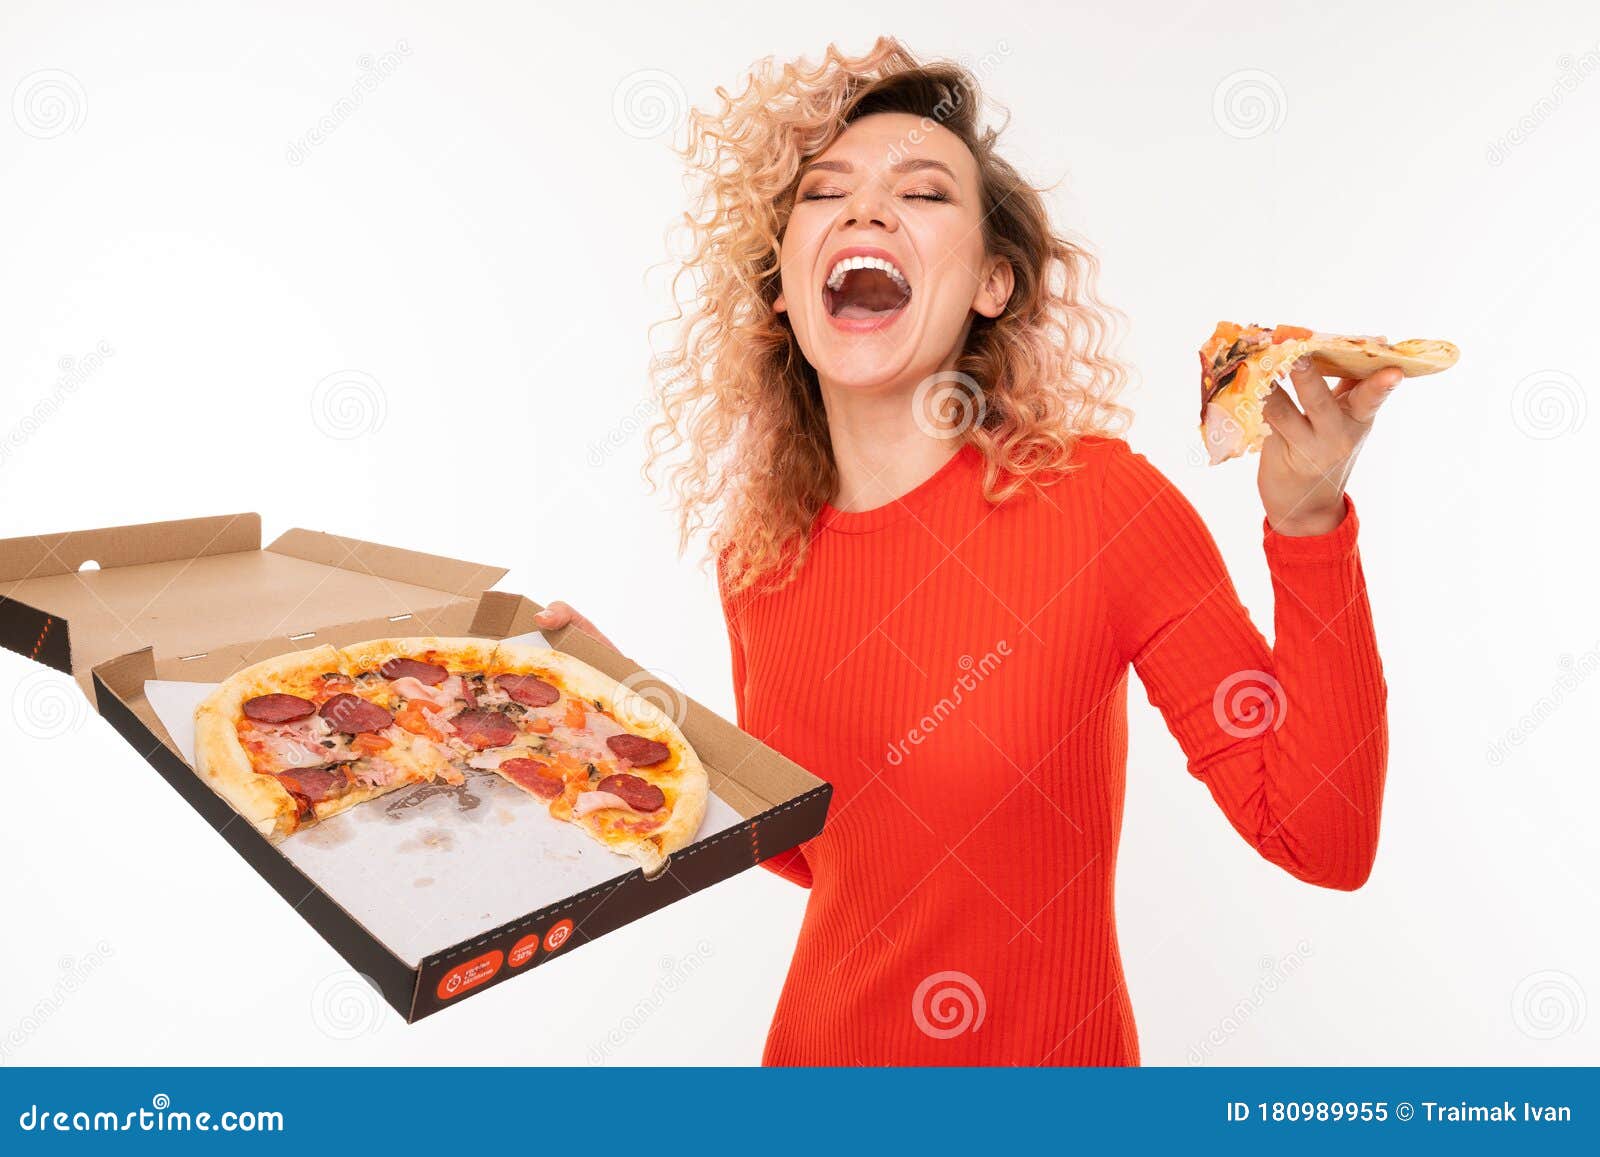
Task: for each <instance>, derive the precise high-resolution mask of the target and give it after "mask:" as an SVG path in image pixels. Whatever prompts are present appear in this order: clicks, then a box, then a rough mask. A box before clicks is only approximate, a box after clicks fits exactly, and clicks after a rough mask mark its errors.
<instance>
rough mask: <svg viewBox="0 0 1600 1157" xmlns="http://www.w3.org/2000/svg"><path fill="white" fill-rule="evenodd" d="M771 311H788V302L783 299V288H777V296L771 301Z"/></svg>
mask: <svg viewBox="0 0 1600 1157" xmlns="http://www.w3.org/2000/svg"><path fill="white" fill-rule="evenodd" d="M772 312H773V313H788V312H789V304H788V302H786V301H784V300H783V290H781V289H780V290H778V296H777V297H776V298H775V299H774V300H773V302H772Z"/></svg>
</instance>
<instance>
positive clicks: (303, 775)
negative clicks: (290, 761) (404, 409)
mask: <svg viewBox="0 0 1600 1157" xmlns="http://www.w3.org/2000/svg"><path fill="white" fill-rule="evenodd" d="M278 782H279V783H281V784H283V786H284V789H285V790H286V791H288V793H289V794H290V795H293V796H298V797H299V798H301V799H303V800H305V801H307V802H308V803H321V802H322V801H323V800H325V799H329V798H331V797H333V796H336V795H343V794H344V789H345V788H346V787H348V786H349V784H350V781H349V780H348V779H347V778H346V777H345V774H344V768H342V767H339V768H326V767H300V768H296V769H295V770H294V771H280V772H278Z"/></svg>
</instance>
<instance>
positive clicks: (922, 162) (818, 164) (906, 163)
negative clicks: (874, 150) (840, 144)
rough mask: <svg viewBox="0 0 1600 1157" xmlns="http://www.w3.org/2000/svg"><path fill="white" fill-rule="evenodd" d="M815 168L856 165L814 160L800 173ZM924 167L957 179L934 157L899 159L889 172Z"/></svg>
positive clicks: (848, 168) (849, 168)
mask: <svg viewBox="0 0 1600 1157" xmlns="http://www.w3.org/2000/svg"><path fill="white" fill-rule="evenodd" d="M814 169H820V170H822V171H824V172H829V173H853V172H855V166H854V165H852V164H851V163H850V162H849V161H812V162H811V163H810V164H809V165H807V166H806V167H805V168H804V169H803V170H802V171H801V173H800V175H801V176H802V177H803V176H805V175H806V174H807V173H809V172H811V171H812V170H814ZM923 169H938V170H939V171H940V172H941V173H944V174H945V175H946V176H948V177H949V178H950V179H951V180H952V181H954V180H955V179H956V174H955V170H954V169H952V168H951V167H950V166H949V165H947V164H945V163H944V162H943V161H936V160H934V159H933V158H932V157H907V158H906V159H905V160H903V161H898V162H896V163H895V164H893V165H890V166H889V168H888V172H891V173H915V172H920V171H921V170H923Z"/></svg>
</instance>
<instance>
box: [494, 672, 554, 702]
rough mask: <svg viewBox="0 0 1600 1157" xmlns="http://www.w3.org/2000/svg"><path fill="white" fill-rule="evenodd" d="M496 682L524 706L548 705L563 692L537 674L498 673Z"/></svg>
mask: <svg viewBox="0 0 1600 1157" xmlns="http://www.w3.org/2000/svg"><path fill="white" fill-rule="evenodd" d="M495 684H496V686H498V687H499V688H500V690H502V691H504V692H505V693H506V694H507V695H509V696H511V698H512V699H514V700H515V701H516V702H518V703H520V704H522V705H523V706H524V707H548V706H550V704H552V703H554V702H555V701H556V700H557V699H559V698H561V692H559V691H557V690H556V689H555V687H554V686H553V685H552V684H550V683H546V682H545V681H544V680H543V679H541V678H539V676H537V675H497V676H496V677H495Z"/></svg>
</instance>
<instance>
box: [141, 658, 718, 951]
mask: <svg viewBox="0 0 1600 1157" xmlns="http://www.w3.org/2000/svg"><path fill="white" fill-rule="evenodd" d="M509 641H514V642H526V643H532V644H534V645H536V646H548V645H549V644H548V643H547V642H546V641H545V639H544V637H543V636H542V635H540V634H538V633H537V632H534V633H532V634H529V635H519V636H517V637H516V638H515V639H514V640H509ZM216 686H217V685H216V684H214V683H181V682H176V681H172V680H162V679H152V680H150V681H149V682H147V683H146V684H145V685H144V693H145V698H146V699H147V700H148V701H149V703H150V707H151V709H152V710H153V711H154V712H155V713H156V717H157V718H158V719H160V720H161V723H162V726H164V727H165V728H166V729H167V733H168V734H169V735H171V736H172V740H173V742H174V743H176V744H177V746H178V750H179V751H180V752H182V754H183V757H184V759H185V760H186V761H187V762H188V763H189V765H190V766H191V767H192V766H194V710H195V708H196V707H198V706H199V705H200V703H201V701H202V700H204V699H205V698H206V696H208V695H210V694H211V692H212V691H214V690H216ZM741 819H742V817H740V815H739V813H738V812H736V811H734V810H733V808H731V807H729V806H728V805H727V804H726V803H724V802H723V801H722V800H720V799H718V798H717V797H716V796H715V795H712V796H711V798H710V800H709V801H708V804H707V807H706V818H705V822H704V823H703V824H702V825H701V827H700V835H699V838H700V839H704V838H706V837H707V836H712V835H715V834H716V833H718V832H721V831H726V830H727V829H728V828H731V827H733V826H735V825H736V824H738V823H740V822H741ZM278 850H279V851H281V852H282V853H283V854H284V855H285V856H287V857H288V858H289V859H290V860H291V861H292V862H293V863H294V864H295V866H296V867H298V868H299V869H300V870H301V871H303V872H304V873H305V874H306V875H307V876H309V877H310V878H311V879H312V880H313V881H315V882H316V884H317V886H318V887H320V888H321V889H322V890H323V891H324V892H326V893H327V894H328V895H329V896H331V897H332V898H333V900H334V901H335V902H336V903H338V904H339V905H340V907H342V908H344V910H345V911H347V912H349V913H350V915H351V916H353V917H355V918H356V919H357V920H359V921H360V922H361V924H362V925H363V926H365V927H366V929H367V931H369V932H370V933H372V935H373V936H375V937H377V939H379V940H381V941H382V942H383V943H384V944H385V945H387V946H388V947H389V949H390V951H392V952H393V953H394V954H395V955H396V956H398V957H399V958H400V959H402V960H404V961H405V962H406V963H407V964H409V965H411V966H412V967H416V966H417V965H419V964H420V963H421V962H422V961H423V959H425V958H426V957H428V956H430V955H432V954H433V953H435V952H441V951H443V950H444V949H446V948H450V947H453V946H454V945H456V944H459V943H460V942H461V941H463V940H467V939H469V938H471V937H473V936H477V935H480V934H482V933H484V932H487V931H489V930H490V929H493V928H497V927H499V926H500V925H501V924H505V923H507V922H508V921H511V920H515V919H517V918H518V917H520V916H525V915H527V914H528V913H529V912H533V911H536V910H538V909H540V908H543V907H545V906H546V905H548V904H553V903H556V902H557V901H559V900H564V899H566V898H567V897H568V896H572V895H576V894H577V893H579V892H582V891H584V890H585V889H588V888H592V887H594V886H595V885H597V884H603V883H605V882H606V881H607V880H611V879H615V878H616V877H617V876H622V875H626V874H627V873H628V872H630V871H632V870H633V869H634V867H636V865H635V864H634V862H633V861H632V860H629V859H627V858H626V857H624V856H619V855H617V854H616V853H615V852H610V851H607V850H606V849H605V848H603V847H601V846H600V845H599V844H597V843H595V842H594V841H593V840H591V839H590V838H589V837H588V836H587V835H585V834H584V833H583V832H582V831H580V830H579V829H578V828H577V827H575V826H574V825H572V824H566V823H560V822H558V821H556V820H553V819H551V818H550V815H549V813H548V812H547V811H546V810H545V805H544V803H543V802H541V801H540V800H537V799H534V798H533V797H532V796H530V795H528V794H527V793H526V792H524V791H522V790H521V789H520V788H517V787H515V786H513V785H512V784H510V783H508V782H507V781H505V780H504V779H502V778H501V777H500V776H498V775H496V774H495V773H494V772H480V771H468V772H467V781H466V783H464V784H462V785H460V786H459V787H450V786H448V785H446V784H419V785H417V786H415V787H411V788H404V789H402V790H400V791H397V792H392V793H391V794H389V795H386V796H383V797H381V798H379V799H375V800H372V801H370V802H368V803H364V804H360V805H358V806H356V807H354V808H351V809H350V810H349V811H347V812H345V813H344V814H343V815H338V816H335V817H333V818H332V819H331V820H326V821H323V822H322V823H318V824H314V825H312V826H311V827H308V828H306V829H304V830H302V831H299V832H296V833H295V834H294V835H292V836H290V837H289V838H288V839H287V840H285V841H283V843H281V844H279V845H278Z"/></svg>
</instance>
